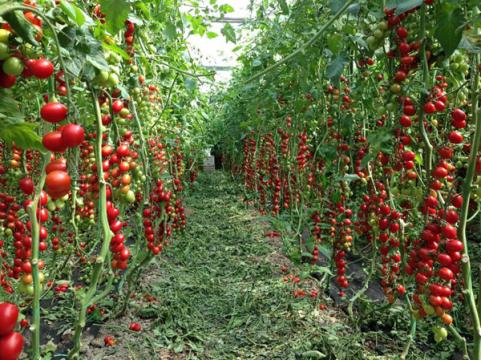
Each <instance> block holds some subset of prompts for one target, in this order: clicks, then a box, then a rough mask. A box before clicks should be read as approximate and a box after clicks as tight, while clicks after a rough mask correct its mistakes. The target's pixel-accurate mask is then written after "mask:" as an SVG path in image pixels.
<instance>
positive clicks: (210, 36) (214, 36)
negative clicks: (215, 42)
mask: <svg viewBox="0 0 481 360" xmlns="http://www.w3.org/2000/svg"><path fill="white" fill-rule="evenodd" d="M217 36H219V34H217V33H216V32H213V31H207V37H208V38H209V39H214V38H216V37H217Z"/></svg>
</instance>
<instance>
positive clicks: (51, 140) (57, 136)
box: [42, 131, 67, 152]
mask: <svg viewBox="0 0 481 360" xmlns="http://www.w3.org/2000/svg"><path fill="white" fill-rule="evenodd" d="M42 144H43V146H45V148H46V149H47V150H50V151H53V152H64V151H65V150H67V145H66V144H65V143H64V141H63V139H62V133H61V132H60V131H52V132H49V133H47V134H45V135H44V136H43V138H42Z"/></svg>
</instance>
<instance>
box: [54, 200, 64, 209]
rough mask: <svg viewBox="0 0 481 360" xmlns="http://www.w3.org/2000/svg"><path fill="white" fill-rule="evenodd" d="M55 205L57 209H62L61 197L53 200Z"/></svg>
mask: <svg viewBox="0 0 481 360" xmlns="http://www.w3.org/2000/svg"><path fill="white" fill-rule="evenodd" d="M55 206H57V208H59V209H63V208H64V207H65V201H63V199H62V198H59V199H57V200H55Z"/></svg>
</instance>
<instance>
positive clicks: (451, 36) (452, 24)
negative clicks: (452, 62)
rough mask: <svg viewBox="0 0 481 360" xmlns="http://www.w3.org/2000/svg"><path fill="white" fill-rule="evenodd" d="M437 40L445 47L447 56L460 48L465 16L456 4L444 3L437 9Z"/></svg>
mask: <svg viewBox="0 0 481 360" xmlns="http://www.w3.org/2000/svg"><path fill="white" fill-rule="evenodd" d="M436 20H437V21H436V30H435V33H434V34H435V36H436V39H438V41H439V42H440V44H441V46H442V47H443V50H444V53H445V55H446V56H450V55H451V54H452V53H454V51H455V50H456V49H457V48H458V45H459V43H460V41H461V38H462V36H463V27H464V22H465V18H464V14H463V10H462V9H461V7H460V6H459V5H457V4H456V3H451V2H443V3H441V4H439V5H438V6H437V7H436Z"/></svg>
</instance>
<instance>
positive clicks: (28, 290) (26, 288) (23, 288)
mask: <svg viewBox="0 0 481 360" xmlns="http://www.w3.org/2000/svg"><path fill="white" fill-rule="evenodd" d="M18 289H19V290H20V292H21V293H22V294H24V295H25V296H28V297H31V296H33V285H25V284H24V283H22V282H21V283H20V286H19V288H18Z"/></svg>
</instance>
